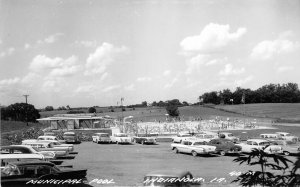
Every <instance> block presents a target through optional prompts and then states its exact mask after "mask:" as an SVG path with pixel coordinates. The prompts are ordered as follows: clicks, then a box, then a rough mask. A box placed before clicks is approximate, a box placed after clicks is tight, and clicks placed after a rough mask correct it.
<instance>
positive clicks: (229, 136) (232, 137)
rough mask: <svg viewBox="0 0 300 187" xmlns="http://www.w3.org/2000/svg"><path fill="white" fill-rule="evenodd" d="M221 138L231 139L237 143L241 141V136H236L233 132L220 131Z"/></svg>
mask: <svg viewBox="0 0 300 187" xmlns="http://www.w3.org/2000/svg"><path fill="white" fill-rule="evenodd" d="M219 137H220V138H224V139H228V140H231V141H232V142H233V143H237V142H238V141H239V138H237V137H235V136H234V135H233V134H232V133H230V132H220V133H219Z"/></svg>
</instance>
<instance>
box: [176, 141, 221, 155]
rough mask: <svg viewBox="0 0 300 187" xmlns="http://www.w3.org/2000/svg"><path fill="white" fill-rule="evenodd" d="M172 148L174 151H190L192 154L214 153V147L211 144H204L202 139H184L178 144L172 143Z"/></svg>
mask: <svg viewBox="0 0 300 187" xmlns="http://www.w3.org/2000/svg"><path fill="white" fill-rule="evenodd" d="M171 147H172V150H174V151H175V153H190V154H192V155H193V156H197V155H208V154H211V153H215V151H216V147H215V146H211V145H206V143H205V142H204V141H201V140H200V141H199V140H185V141H182V142H181V143H180V144H178V143H172V144H171Z"/></svg>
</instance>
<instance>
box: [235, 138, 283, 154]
mask: <svg viewBox="0 0 300 187" xmlns="http://www.w3.org/2000/svg"><path fill="white" fill-rule="evenodd" d="M237 145H239V146H241V147H242V152H243V153H250V152H251V151H252V150H253V149H259V150H264V152H266V153H268V154H275V153H277V154H281V153H283V148H282V147H281V146H278V145H272V144H271V142H270V141H268V140H265V139H249V140H247V142H246V143H240V144H237Z"/></svg>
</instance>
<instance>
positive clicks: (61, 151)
mask: <svg viewBox="0 0 300 187" xmlns="http://www.w3.org/2000/svg"><path fill="white" fill-rule="evenodd" d="M22 145H29V146H31V147H33V148H35V149H36V150H37V151H53V152H54V153H55V155H56V158H59V159H64V158H66V159H67V158H68V159H73V158H75V156H71V155H69V152H70V151H69V148H68V147H54V146H53V143H52V142H43V141H38V142H23V143H22Z"/></svg>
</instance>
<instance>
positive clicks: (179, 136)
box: [172, 133, 193, 143]
mask: <svg viewBox="0 0 300 187" xmlns="http://www.w3.org/2000/svg"><path fill="white" fill-rule="evenodd" d="M192 137H193V136H192V135H191V134H188V133H179V134H177V136H175V137H173V139H172V141H173V143H181V141H184V140H188V139H189V138H192Z"/></svg>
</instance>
